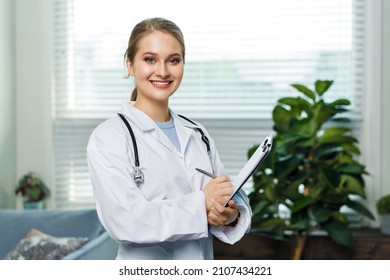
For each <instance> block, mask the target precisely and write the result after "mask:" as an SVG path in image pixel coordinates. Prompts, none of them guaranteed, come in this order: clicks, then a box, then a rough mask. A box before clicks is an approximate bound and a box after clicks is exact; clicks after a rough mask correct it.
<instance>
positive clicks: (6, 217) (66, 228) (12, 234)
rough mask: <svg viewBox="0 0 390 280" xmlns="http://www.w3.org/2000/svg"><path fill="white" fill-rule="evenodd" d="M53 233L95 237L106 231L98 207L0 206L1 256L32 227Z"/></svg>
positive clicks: (67, 235)
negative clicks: (71, 208)
mask: <svg viewBox="0 0 390 280" xmlns="http://www.w3.org/2000/svg"><path fill="white" fill-rule="evenodd" d="M33 228H35V229H37V230H40V231H42V232H44V233H46V234H49V235H52V236H66V237H80V236H85V237H87V238H88V239H90V240H91V239H93V238H95V237H96V236H98V235H99V234H100V233H102V232H103V231H104V229H103V227H102V226H101V224H100V221H99V219H98V217H97V213H96V210H95V209H87V210H23V211H20V210H12V209H0V236H1V239H2V242H0V259H2V258H4V257H5V255H6V254H7V253H8V252H10V251H11V250H12V249H13V248H14V247H15V246H16V245H17V244H18V243H19V241H20V240H21V239H22V238H23V237H24V236H25V235H26V234H27V233H28V232H29V231H30V230H31V229H33Z"/></svg>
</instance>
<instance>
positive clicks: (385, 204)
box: [376, 194, 390, 234]
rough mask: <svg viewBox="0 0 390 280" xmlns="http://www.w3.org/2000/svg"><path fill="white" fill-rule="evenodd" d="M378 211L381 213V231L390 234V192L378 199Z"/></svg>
mask: <svg viewBox="0 0 390 280" xmlns="http://www.w3.org/2000/svg"><path fill="white" fill-rule="evenodd" d="M376 211H377V212H378V215H379V220H380V227H381V232H382V233H384V234H390V194H388V195H385V196H382V197H381V198H379V199H378V200H377V202H376Z"/></svg>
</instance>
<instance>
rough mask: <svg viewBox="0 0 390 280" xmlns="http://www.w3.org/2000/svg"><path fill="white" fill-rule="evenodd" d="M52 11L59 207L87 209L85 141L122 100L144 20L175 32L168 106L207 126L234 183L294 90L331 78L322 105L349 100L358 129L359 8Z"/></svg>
mask: <svg viewBox="0 0 390 280" xmlns="http://www.w3.org/2000/svg"><path fill="white" fill-rule="evenodd" d="M51 10H52V19H53V30H52V39H53V40H52V42H53V55H52V56H53V69H54V77H53V102H52V104H53V108H52V109H53V110H52V111H53V125H54V129H53V131H54V142H55V143H54V162H55V176H54V178H55V185H56V190H55V203H56V207H58V208H83V207H92V206H93V205H94V202H93V195H92V187H91V183H90V180H89V174H88V170H87V163H86V150H85V149H86V145H87V141H88V137H89V135H90V133H91V132H92V130H93V129H94V128H95V127H96V126H97V125H98V124H99V123H100V122H102V121H103V120H105V119H106V118H109V117H111V116H114V115H115V114H116V112H118V111H119V110H120V106H121V103H122V102H123V101H125V100H128V99H129V96H130V93H131V91H132V88H133V81H132V80H131V79H126V78H125V77H126V76H127V71H126V69H125V67H124V63H123V54H124V52H125V50H126V47H127V40H128V37H129V35H130V32H131V30H132V28H133V27H134V25H135V24H136V23H138V22H139V21H141V20H143V19H145V18H149V17H156V16H158V17H165V18H168V19H171V20H173V21H174V22H175V23H177V24H178V25H179V26H180V28H181V29H182V31H183V33H184V37H185V42H186V64H185V74H184V79H183V82H182V85H181V87H180V88H179V90H178V91H177V92H176V93H175V95H174V96H173V97H172V100H171V103H170V106H171V108H172V109H173V110H174V111H175V112H177V113H180V114H183V115H185V116H187V117H190V118H193V119H195V120H197V121H200V122H201V123H202V124H204V125H205V126H206V128H207V129H208V131H209V133H210V134H211V136H212V137H213V138H214V140H215V141H216V145H217V148H218V150H219V153H220V156H221V159H222V160H223V162H224V164H225V165H226V167H227V170H228V173H229V175H230V177H231V178H234V176H235V174H237V173H238V171H239V170H240V168H241V167H242V166H243V165H244V163H245V161H246V160H247V157H246V153H247V150H248V149H249V148H250V147H251V146H252V145H254V144H256V143H258V142H260V141H261V140H262V138H263V137H264V136H266V135H267V134H269V133H272V120H271V117H272V115H271V112H272V109H273V107H274V106H275V104H276V101H277V99H278V98H280V97H282V96H289V95H291V96H295V95H296V92H295V91H294V89H293V88H291V86H290V84H292V83H302V84H306V85H308V86H310V87H311V86H312V85H313V83H314V81H315V80H317V79H331V80H334V81H335V82H334V85H333V86H332V88H331V93H329V97H330V98H331V99H332V98H333V99H336V98H349V99H350V100H351V101H352V108H351V112H350V114H351V117H352V118H353V120H354V123H353V125H354V126H357V127H358V128H359V120H360V112H361V111H362V110H361V106H362V102H361V96H362V90H363V78H362V75H363V66H364V65H363V63H364V61H363V52H364V45H363V40H364V0H318V1H309V0H296V1H288V0H275V1H264V0H261V1H259V0H242V1H227V0H224V1H223V0H214V1H206V0H200V1H194V2H186V3H185V5H183V2H182V1H179V0H176V1H164V2H163V3H162V2H161V1H148V2H145V1H126V0H110V1H104V0H101V1H92V0H82V1H81V0H73V1H72V0H54V1H53V4H52V9H51ZM357 131H358V130H357ZM250 187H251V186H250V182H249V183H247V185H246V190H250Z"/></svg>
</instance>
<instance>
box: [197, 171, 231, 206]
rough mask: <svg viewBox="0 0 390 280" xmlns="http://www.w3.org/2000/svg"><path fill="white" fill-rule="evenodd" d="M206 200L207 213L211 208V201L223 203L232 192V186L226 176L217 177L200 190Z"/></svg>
mask: <svg viewBox="0 0 390 280" xmlns="http://www.w3.org/2000/svg"><path fill="white" fill-rule="evenodd" d="M202 191H203V193H204V195H205V198H206V210H207V213H208V212H209V211H210V210H211V208H212V207H213V200H215V201H218V202H219V203H221V204H222V203H224V202H225V201H226V200H228V199H229V197H230V195H231V193H232V192H233V185H232V183H231V182H230V179H229V178H228V177H227V176H218V177H216V178H215V179H213V180H211V181H210V182H208V183H207V184H206V186H205V187H204V188H203V189H202Z"/></svg>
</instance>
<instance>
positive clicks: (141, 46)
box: [126, 31, 184, 103]
mask: <svg viewBox="0 0 390 280" xmlns="http://www.w3.org/2000/svg"><path fill="white" fill-rule="evenodd" d="M126 64H127V68H128V70H129V73H130V75H131V76H134V79H135V84H136V86H137V90H138V96H137V102H138V101H139V100H140V99H142V100H143V101H145V100H149V101H151V102H155V101H159V102H164V103H165V102H168V99H169V97H170V96H171V95H172V94H173V93H174V92H175V91H176V90H177V88H178V87H179V85H180V83H181V80H182V78H183V68H184V62H183V56H182V49H181V46H180V44H179V42H178V41H177V40H176V39H175V37H173V36H172V35H170V34H169V33H164V32H161V31H153V32H152V33H149V34H148V35H146V36H145V37H143V38H142V39H141V40H140V41H139V43H138V51H137V53H136V54H135V57H134V62H133V63H131V62H130V61H129V60H127V62H126Z"/></svg>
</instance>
